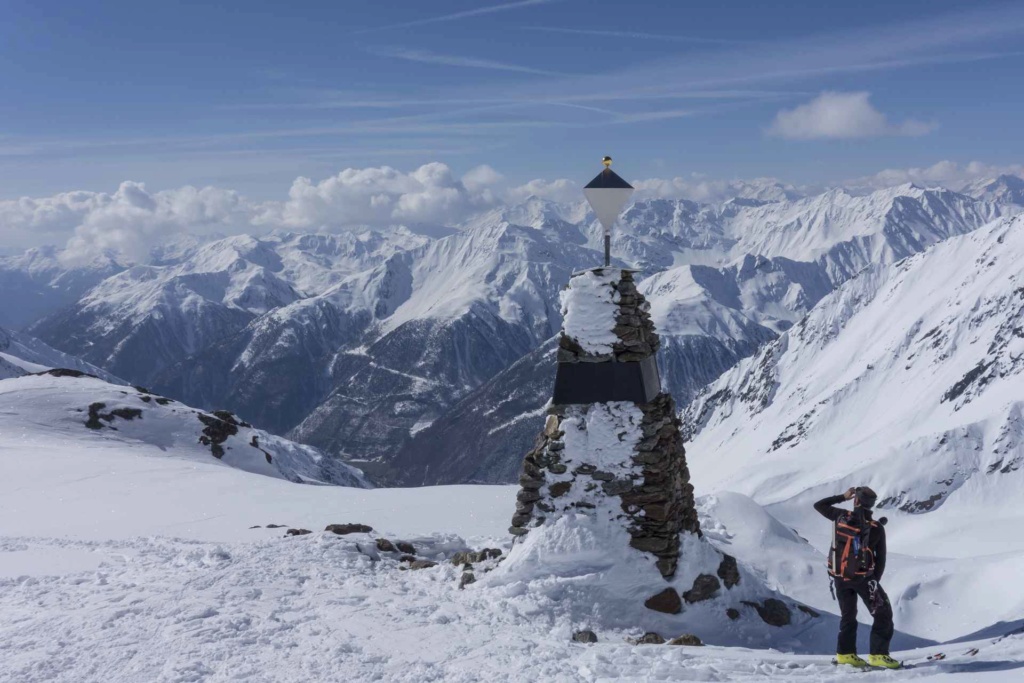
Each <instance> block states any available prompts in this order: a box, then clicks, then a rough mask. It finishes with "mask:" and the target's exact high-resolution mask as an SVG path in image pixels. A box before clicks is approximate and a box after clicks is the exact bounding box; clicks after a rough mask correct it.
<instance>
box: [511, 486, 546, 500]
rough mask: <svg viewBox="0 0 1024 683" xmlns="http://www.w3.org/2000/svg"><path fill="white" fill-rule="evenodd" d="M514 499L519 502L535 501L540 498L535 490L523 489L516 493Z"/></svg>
mask: <svg viewBox="0 0 1024 683" xmlns="http://www.w3.org/2000/svg"><path fill="white" fill-rule="evenodd" d="M552 486H554V484H552ZM516 500H517V501H519V502H520V503H536V502H537V501H538V500H540V494H539V493H537V492H536V491H529V490H526V489H523V490H521V491H520V492H519V493H517V494H516Z"/></svg>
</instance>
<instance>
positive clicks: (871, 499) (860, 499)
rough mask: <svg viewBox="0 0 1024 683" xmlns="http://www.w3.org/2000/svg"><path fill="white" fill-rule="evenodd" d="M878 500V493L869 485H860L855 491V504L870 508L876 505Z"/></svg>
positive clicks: (866, 508)
mask: <svg viewBox="0 0 1024 683" xmlns="http://www.w3.org/2000/svg"><path fill="white" fill-rule="evenodd" d="M876 500H878V494H877V493H875V492H874V491H872V490H871V489H869V488H868V487H867V486H858V487H857V490H856V491H855V492H854V496H853V501H854V505H856V506H857V507H861V508H864V509H865V510H870V509H871V508H873V507H875V501H876Z"/></svg>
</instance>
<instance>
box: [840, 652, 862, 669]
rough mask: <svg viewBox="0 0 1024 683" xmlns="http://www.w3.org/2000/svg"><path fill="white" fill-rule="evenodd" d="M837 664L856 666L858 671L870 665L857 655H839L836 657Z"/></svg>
mask: <svg viewBox="0 0 1024 683" xmlns="http://www.w3.org/2000/svg"><path fill="white" fill-rule="evenodd" d="M836 664H848V665H850V666H855V667H857V668H858V669H859V668H861V667H865V666H867V665H868V663H867V662H865V661H864V660H863V659H861V658H860V657H858V656H857V655H839V654H837V655H836Z"/></svg>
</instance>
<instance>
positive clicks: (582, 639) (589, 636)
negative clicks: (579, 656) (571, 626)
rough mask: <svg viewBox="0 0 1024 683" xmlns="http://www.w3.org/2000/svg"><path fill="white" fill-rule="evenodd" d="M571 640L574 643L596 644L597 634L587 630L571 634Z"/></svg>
mask: <svg viewBox="0 0 1024 683" xmlns="http://www.w3.org/2000/svg"><path fill="white" fill-rule="evenodd" d="M572 640H573V642H574V643H596V642H597V634H596V633H594V632H593V631H591V630H589V629H584V630H582V631H576V633H573V634H572Z"/></svg>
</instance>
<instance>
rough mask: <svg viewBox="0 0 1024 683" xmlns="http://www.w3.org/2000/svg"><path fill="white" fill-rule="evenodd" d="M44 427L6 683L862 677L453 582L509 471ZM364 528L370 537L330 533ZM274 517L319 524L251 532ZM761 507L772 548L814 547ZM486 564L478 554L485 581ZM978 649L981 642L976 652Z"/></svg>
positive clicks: (22, 506)
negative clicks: (164, 450)
mask: <svg viewBox="0 0 1024 683" xmlns="http://www.w3.org/2000/svg"><path fill="white" fill-rule="evenodd" d="M0 386H2V385H0ZM32 431H33V434H32V436H31V438H30V439H24V440H21V441H20V443H19V440H18V438H17V437H14V439H13V440H12V438H11V436H10V434H8V433H7V431H6V430H4V431H3V432H0V465H2V467H3V469H4V471H5V476H4V477H3V478H0V680H5V681H6V680H11V681H18V682H19V683H42V682H43V681H47V682H49V681H57V682H60V683H82V682H83V681H93V680H102V681H106V682H109V683H120V682H122V681H125V682H128V681H131V682H136V681H138V682H141V681H147V682H148V681H209V682H211V683H213V682H220V681H229V680H239V679H242V680H252V681H267V682H268V683H269V682H271V681H273V682H275V683H277V682H284V683H288V682H294V683H299V682H303V683H304V682H306V681H310V680H317V681H325V682H338V683H342V682H344V683H350V682H351V683H356V682H362V681H372V680H376V681H410V682H412V681H423V680H437V681H446V682H448V681H452V682H456V683H459V682H464V683H468V682H476V681H509V682H513V681H515V682H518V681H540V680H544V681H559V682H563V681H564V682H567V683H568V682H574V683H575V682H592V681H623V682H627V681H630V682H636V681H655V680H705V681H763V680H776V681H805V680H806V681H819V682H829V683H831V682H837V681H845V680H850V676H851V675H852V674H851V672H848V671H843V670H837V669H836V668H835V667H834V666H832V665H831V664H830V663H829V657H830V656H831V655H830V652H829V650H830V648H829V647H828V645H830V643H828V644H815V643H813V642H805V643H804V644H803V645H802V646H798V647H796V650H797V651H798V652H799V654H793V653H791V652H787V651H782V650H780V648H774V649H753V648H747V647H714V646H709V647H703V648H695V647H686V646H673V645H632V644H629V643H627V642H625V638H626V637H627V636H631V637H636V636H638V635H640V633H639V631H636V630H628V629H627V630H622V629H611V628H597V634H598V638H599V642H598V643H597V644H594V645H583V644H578V643H572V642H570V637H571V635H572V633H573V632H574V631H576V630H578V629H580V628H583V627H586V626H590V625H591V624H590V623H588V622H587V621H583V620H580V619H578V618H574V616H573V615H572V614H571V613H570V612H569V611H567V610H566V609H565V604H564V602H565V601H564V600H562V599H560V598H559V596H558V591H557V588H558V587H557V584H556V583H552V584H551V585H549V586H548V587H547V589H546V590H545V591H534V590H530V589H528V587H527V586H526V585H525V584H521V583H520V584H512V585H505V586H495V587H488V586H486V585H485V584H484V582H483V581H478V582H477V583H476V584H470V585H469V586H467V587H466V589H465V590H459V588H458V584H459V580H460V576H461V571H460V570H459V569H458V568H456V567H455V566H453V565H452V564H451V563H450V562H448V561H447V559H448V558H450V557H451V556H452V553H454V552H455V551H457V550H462V549H465V548H467V547H469V548H480V547H484V546H491V547H495V546H496V547H500V548H501V549H502V550H503V551H505V552H507V550H508V546H507V536H506V535H505V533H504V528H505V526H507V523H508V519H507V517H508V510H509V509H510V508H511V507H512V505H513V503H514V498H515V489H514V488H513V487H483V486H461V487H436V488H422V489H412V490H402V489H377V490H366V489H355V488H346V487H330V486H313V487H311V486H298V485H295V484H292V483H290V482H287V481H285V480H283V479H277V478H271V477H264V476H258V475H253V474H250V473H248V472H243V471H240V470H237V469H234V468H229V467H223V466H222V465H219V464H218V463H216V462H213V461H212V460H202V459H199V460H193V459H191V458H177V457H168V455H167V454H161V453H160V452H159V451H157V450H156V449H151V450H150V451H143V450H142V449H143V447H141V446H139V445H133V446H130V447H128V448H126V447H125V445H124V444H120V443H118V442H116V441H112V440H109V439H87V440H84V441H83V440H80V439H69V438H65V437H64V436H62V435H61V434H60V433H54V434H52V438H51V435H48V434H47V432H46V431H45V430H44V429H42V428H35V429H33V430H32ZM26 448H28V449H31V453H32V457H24V450H25V449H26ZM720 498H721V500H720V501H719V502H717V503H716V504H713V505H710V506H705V514H704V515H703V516H702V524H703V525H704V526H705V527H706V528H707V529H708V530H709V534H708V535H709V537H710V538H711V540H712V541H713V542H715V543H716V544H722V545H721V547H723V549H725V550H726V551H727V552H734V553H736V554H737V555H740V551H741V550H744V549H746V548H752V547H754V543H753V542H750V541H748V540H746V539H745V538H742V537H741V536H740V535H738V534H736V533H734V532H735V531H736V528H735V526H734V524H733V516H735V515H736V514H740V515H741V517H742V518H743V519H744V521H746V520H748V519H749V524H746V523H745V524H743V525H742V526H743V527H744V528H746V527H749V530H750V531H751V532H752V533H753V534H757V533H758V532H757V529H758V527H757V524H759V522H758V520H759V519H767V518H766V516H765V515H764V513H763V512H760V511H759V508H757V507H756V505H755V504H753V503H752V502H749V501H746V502H744V501H743V498H742V497H734V499H733V500H731V501H730V502H729V503H728V504H726V505H724V504H723V503H724V501H725V498H724V497H720ZM453 502H454V503H455V504H453ZM751 506H752V507H753V511H751V510H750V507H751ZM717 514H723V519H722V520H719V519H718V518H717V517H716V516H715V515H717ZM348 522H362V523H366V524H369V525H371V526H373V527H374V531H373V532H372V533H369V534H361V533H357V534H353V535H349V536H336V535H334V534H331V533H323V532H321V531H320V530H321V529H323V527H324V526H325V525H326V524H328V523H348ZM269 523H279V524H281V523H283V524H287V525H294V526H296V527H305V528H307V529H312V530H313V533H312V534H310V535H306V536H300V537H297V538H288V537H285V536H284V533H283V531H284V530H283V529H268V528H255V529H251V528H250V527H252V526H254V525H259V526H260V527H265V526H266V525H267V524H269ZM766 523H767V524H768V525H769V526H768V528H769V536H770V537H769V538H768V539H767V541H766V542H767V543H768V544H769V546H770V547H773V548H794V547H799V543H800V542H799V540H798V539H795V538H794V536H793V535H792V534H789V533H788V532H787V531H786V530H785V529H781V530H780V529H779V528H778V526H779V525H777V523H776V524H775V525H774V526H771V522H770V521H768V522H766ZM456 534H458V535H456ZM378 537H384V538H389V539H394V540H407V541H410V542H412V543H413V544H414V545H415V549H416V554H417V555H418V556H419V557H421V558H424V559H431V560H434V561H438V562H439V564H438V565H437V566H436V567H432V568H427V569H420V570H415V571H409V570H404V571H403V570H402V568H401V566H402V565H401V564H400V563H399V562H398V558H397V557H396V555H397V553H396V554H391V553H386V552H380V551H377V550H376V549H375V539H376V538H378ZM741 545H742V546H743V547H742V548H741ZM800 557H801V556H800V555H799V553H797V559H798V561H799V558H800ZM741 561H742V560H741ZM487 566H488V563H479V564H478V565H476V571H477V573H478V575H483V576H487V574H486V573H484V572H483V570H484V569H485V568H486V567H487ZM775 575H779V572H777V571H776V572H775ZM819 591H821V592H826V589H825V587H824V586H823V585H820V586H819ZM826 593H827V592H826ZM830 621H831V623H832V625H834V623H835V620H834V618H832V619H831V620H830ZM1020 626H1021V623H1020V622H1019V621H1015V622H1013V623H1010V624H1005V625H1003V626H1001V627H998V628H996V629H993V630H992V631H991V632H990V633H989V634H984V635H978V636H975V637H973V638H968V639H967V640H966V641H965V642H962V643H959V644H948V645H939V646H930V647H925V648H924V649H918V650H903V651H900V652H899V653H898V656H900V657H901V658H904V659H907V660H915V661H924V658H925V656H926V655H928V654H931V653H933V652H935V651H938V650H943V651H946V652H947V653H948V654H949V657H948V659H947V660H944V661H943V662H940V663H936V664H922V665H921V668H918V669H913V670H908V671H905V672H898V673H887V674H884V675H882V674H859V675H861V676H866V678H864V680H867V681H871V680H883V679H884V680H887V681H900V680H922V679H925V680H936V681H939V680H941V681H954V682H955V681H962V682H963V683H973V682H974V681H981V682H982V683H987V682H989V681H991V682H995V681H999V682H1002V681H1014V680H1016V679H1017V678H1018V677H1019V674H1020V672H1021V670H1022V668H1024V633H1020V634H1017V635H1012V636H1008V637H1001V636H1004V634H1006V633H1009V632H1011V631H1014V630H1015V629H1017V628H1019V627H1020ZM663 635H665V636H673V635H677V634H675V633H673V632H667V633H664V634H663ZM993 641H998V642H993ZM904 642H906V641H905V640H904ZM971 647H978V648H979V650H980V651H979V653H978V655H976V656H973V657H972V656H969V655H967V654H966V651H967V650H968V648H971ZM858 680H860V679H858Z"/></svg>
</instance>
